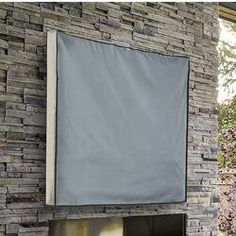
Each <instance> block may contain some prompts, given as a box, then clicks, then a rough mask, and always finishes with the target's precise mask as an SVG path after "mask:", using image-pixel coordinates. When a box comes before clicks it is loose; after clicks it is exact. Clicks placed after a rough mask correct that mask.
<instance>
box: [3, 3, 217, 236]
mask: <svg viewBox="0 0 236 236" xmlns="http://www.w3.org/2000/svg"><path fill="white" fill-rule="evenodd" d="M217 18H218V11H217V4H214V3H213V4H212V3H173V4H170V3H142V4H141V3H83V4H82V3H34V4H32V3H31V4H30V3H0V104H1V106H0V120H1V125H0V155H1V156H0V169H1V178H0V235H9V236H10V235H12V236H13V235H24V236H26V235H31V236H33V235H48V221H49V220H52V219H65V218H66V219H75V218H81V217H91V216H97V217H98V216H99V217H101V216H115V215H116V216H129V215H144V214H154V215H155V214H168V213H182V212H184V213H187V226H188V228H187V233H188V235H191V236H198V235H199V236H200V235H201V236H204V235H216V215H217V197H215V196H216V195H215V193H216V191H215V187H216V162H215V151H216V147H217V146H216V132H217V116H216V112H215V106H216V97H217V92H216V87H217V51H216V45H217V42H218V21H217ZM50 29H58V30H62V31H65V32H67V33H69V34H72V35H76V36H81V37H85V38H91V39H95V40H102V41H108V42H111V43H114V44H118V45H122V46H128V47H132V48H141V49H143V50H153V51H157V52H161V53H165V54H170V55H187V56H189V57H190V60H191V72H190V85H189V86H190V87H189V90H190V108H189V112H190V115H189V155H188V183H187V186H188V187H187V191H188V201H187V203H183V204H169V205H145V206H119V207H117V206H116V207H114V206H99V207H73V208H72V207H71V208H69V207H49V206H45V139H46V135H45V131H46V130H45V125H46V124H45V117H46V115H45V114H46V82H47V75H46V32H47V31H48V30H50ZM170 92H171V91H170ZM163 181H164V180H163Z"/></svg>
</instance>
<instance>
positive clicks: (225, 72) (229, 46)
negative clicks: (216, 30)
mask: <svg viewBox="0 0 236 236" xmlns="http://www.w3.org/2000/svg"><path fill="white" fill-rule="evenodd" d="M220 23H221V25H222V26H223V27H224V28H226V29H227V30H228V31H230V32H231V33H232V34H236V24H235V23H231V22H228V21H224V20H221V21H220ZM218 57H219V72H220V74H221V76H223V77H224V78H226V82H225V86H228V85H230V84H232V83H234V82H236V78H235V76H234V75H235V72H236V45H234V44H233V43H232V42H231V43H229V42H226V41H223V40H220V41H219V45H218Z"/></svg>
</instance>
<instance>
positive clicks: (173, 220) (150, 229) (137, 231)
mask: <svg viewBox="0 0 236 236" xmlns="http://www.w3.org/2000/svg"><path fill="white" fill-rule="evenodd" d="M49 229H50V230H49V236H67V235H70V236H184V235H185V215H184V214H175V215H159V216H134V217H124V218H117V217H114V218H113V217H111V218H93V219H80V220H58V221H51V222H50V225H49Z"/></svg>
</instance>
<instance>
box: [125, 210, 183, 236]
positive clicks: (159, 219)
mask: <svg viewBox="0 0 236 236" xmlns="http://www.w3.org/2000/svg"><path fill="white" fill-rule="evenodd" d="M123 232H124V236H184V235H185V215H183V214H178V215H160V216H136V217H135V216H134V217H127V218H124V231H123Z"/></svg>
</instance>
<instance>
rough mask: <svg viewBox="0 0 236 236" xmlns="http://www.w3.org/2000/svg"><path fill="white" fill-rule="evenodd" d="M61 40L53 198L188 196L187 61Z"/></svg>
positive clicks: (123, 200) (125, 200)
mask: <svg viewBox="0 0 236 236" xmlns="http://www.w3.org/2000/svg"><path fill="white" fill-rule="evenodd" d="M57 44H58V45H57V49H58V56H57V74H58V82H57V83H58V88H57V89H58V91H57V93H58V94H57V157H56V167H57V171H56V204H57V205H96V204H99V205H100V204H142V203H171V202H182V201H185V188H186V186H185V181H186V133H187V99H188V97H187V87H188V70H189V60H188V59H187V58H185V57H171V56H163V55H160V54H157V53H148V52H142V51H138V50H128V49H126V48H122V47H118V46H115V45H108V44H103V43H98V42H93V41H89V40H84V39H80V38H76V37H72V36H68V35H66V34H64V33H58V35H57Z"/></svg>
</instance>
